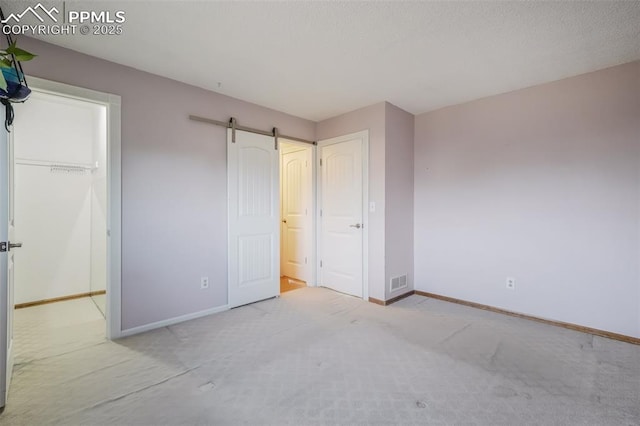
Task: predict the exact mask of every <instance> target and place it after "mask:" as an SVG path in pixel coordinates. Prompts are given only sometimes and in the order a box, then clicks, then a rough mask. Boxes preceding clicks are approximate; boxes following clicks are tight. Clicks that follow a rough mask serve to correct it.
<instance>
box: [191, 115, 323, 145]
mask: <svg viewBox="0 0 640 426" xmlns="http://www.w3.org/2000/svg"><path fill="white" fill-rule="evenodd" d="M189 119H190V120H193V121H200V122H202V123H209V124H215V125H216V126H221V127H227V128H231V122H232V121H231V120H230V121H228V122H227V121H219V120H213V119H211V118H204V117H198V116H197V115H190V116H189ZM232 120H233V118H232ZM235 129H236V130H243V131H245V132H251V133H257V134H259V135H265V136H273V131H271V132H268V131H264V130H258V129H253V128H251V127H245V126H240V125H239V124H238V123H237V122H235ZM278 138H279V139H289V140H292V141H295V142H303V143H308V144H311V145H317V143H316V142H314V141H309V140H306V139H301V138H296V137H294V136H287V135H283V134H278Z"/></svg>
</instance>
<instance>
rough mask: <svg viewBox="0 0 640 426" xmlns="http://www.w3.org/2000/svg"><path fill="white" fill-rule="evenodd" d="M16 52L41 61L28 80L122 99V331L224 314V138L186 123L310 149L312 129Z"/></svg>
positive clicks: (52, 57)
mask: <svg viewBox="0 0 640 426" xmlns="http://www.w3.org/2000/svg"><path fill="white" fill-rule="evenodd" d="M20 45H21V47H22V48H24V49H27V50H29V51H32V52H34V53H36V54H38V58H37V59H36V60H34V61H33V62H30V63H28V64H25V71H26V72H27V73H28V74H30V75H34V76H37V77H41V78H45V79H48V80H53V81H58V82H63V83H67V84H72V85H75V86H80V87H85V88H90V89H94V90H98V91H102V92H108V93H113V94H117V95H120V96H121V97H122V209H123V211H122V244H123V247H122V257H123V258H122V328H123V329H124V330H126V329H130V328H133V327H137V326H142V325H146V324H149V323H153V322H156V321H161V320H164V319H169V318H173V317H177V316H181V315H186V314H189V313H194V312H199V311H203V310H206V309H210V308H214V307H217V306H222V305H225V304H226V303H227V240H226V235H227V203H226V173H227V172H226V139H225V135H226V133H225V129H223V128H220V127H216V126H211V125H207V124H202V123H196V122H192V121H190V120H189V119H188V115H189V114H196V115H201V116H204V117H211V118H215V119H219V120H226V119H228V118H229V117H230V116H234V117H236V118H237V119H238V121H239V122H240V123H241V124H243V125H247V126H251V127H256V128H264V129H270V128H271V127H273V126H276V127H278V128H279V129H280V130H281V132H282V133H284V134H289V135H293V136H298V137H301V138H307V139H314V137H315V123H313V122H311V121H307V120H303V119H299V118H296V117H293V116H290V115H286V114H283V113H280V112H277V111H273V110H269V109H266V108H263V107H260V106H257V105H253V104H250V103H247V102H243V101H240V100H237V99H233V98H230V97H227V96H223V95H220V94H217V93H213V92H209V91H206V90H203V89H200V88H197V87H193V86H189V85H186V84H182V83H178V82H175V81H172V80H168V79H165V78H162V77H158V76H155V75H152V74H148V73H145V72H141V71H137V70H134V69H132V68H128V67H125V66H121V65H118V64H114V63H111V62H108V61H104V60H100V59H97V58H94V57H90V56H87V55H84V54H80V53H77V52H74V51H71V50H68V49H64V48H61V47H57V46H54V45H50V44H46V43H43V42H40V41H38V40H35V39H28V38H21V39H20ZM201 276H208V277H209V279H210V283H211V284H210V288H209V289H208V290H201V289H200V277H201Z"/></svg>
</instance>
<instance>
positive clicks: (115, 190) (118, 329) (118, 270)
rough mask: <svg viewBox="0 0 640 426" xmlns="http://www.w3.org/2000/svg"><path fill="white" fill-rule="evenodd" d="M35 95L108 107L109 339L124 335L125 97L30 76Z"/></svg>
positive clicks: (107, 315)
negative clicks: (123, 110)
mask: <svg viewBox="0 0 640 426" xmlns="http://www.w3.org/2000/svg"><path fill="white" fill-rule="evenodd" d="M29 87H30V88H31V89H32V90H33V91H34V92H41V93H47V94H51V95H56V96H63V97H67V98H71V99H77V100H80V101H85V102H93V103H97V104H100V105H104V106H106V108H107V208H108V214H107V235H108V238H107V297H106V309H105V310H106V325H107V327H106V336H107V339H109V340H113V339H117V338H119V337H121V336H122V317H121V313H122V142H121V138H122V134H121V121H122V116H121V103H122V101H121V98H120V96H118V95H114V94H110V93H104V92H98V91H96V90H91V89H86V88H83V87H77V86H72V85H69V84H64V83H59V82H56V81H50V80H45V79H42V78H37V77H29Z"/></svg>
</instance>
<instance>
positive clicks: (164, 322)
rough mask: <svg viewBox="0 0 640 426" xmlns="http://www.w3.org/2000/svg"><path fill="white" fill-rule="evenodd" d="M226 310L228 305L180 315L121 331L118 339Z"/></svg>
mask: <svg viewBox="0 0 640 426" xmlns="http://www.w3.org/2000/svg"><path fill="white" fill-rule="evenodd" d="M228 310H229V305H222V306H217V307H215V308H211V309H205V310H204V311H199V312H194V313H192V314H186V315H181V316H179V317H174V318H169V319H166V320H162V321H156V322H152V323H151V324H145V325H141V326H138V327H133V328H129V329H127V330H122V331H121V332H120V335H119V336H118V337H127V336H133V335H134V334H139V333H144V332H145V331H151V330H155V329H157V328H162V327H167V326H169V325H174V324H178V323H181V322H184V321H189V320H192V319H196V318H201V317H206V316H207V315H212V314H217V313H220V312H224V311H228Z"/></svg>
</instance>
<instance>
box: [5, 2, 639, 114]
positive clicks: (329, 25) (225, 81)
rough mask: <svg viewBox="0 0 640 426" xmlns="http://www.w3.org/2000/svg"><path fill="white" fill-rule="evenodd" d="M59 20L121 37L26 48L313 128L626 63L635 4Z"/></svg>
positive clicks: (283, 9)
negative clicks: (103, 62)
mask: <svg viewBox="0 0 640 426" xmlns="http://www.w3.org/2000/svg"><path fill="white" fill-rule="evenodd" d="M1 3H2V4H3V8H4V9H5V15H6V14H8V13H9V12H16V11H17V12H20V11H21V10H23V9H24V7H25V5H28V4H29V3H32V2H25V1H21V2H12V1H2V2H1ZM33 3H35V1H34V2H33ZM42 3H43V4H45V5H60V4H61V3H62V2H55V1H43V2H42ZM65 7H66V9H67V10H73V9H84V10H100V9H105V10H112V11H115V10H118V9H121V10H123V11H125V12H126V22H125V23H124V24H123V29H124V34H122V35H119V36H91V35H88V36H82V35H79V34H77V35H74V36H59V35H58V36H39V37H38V38H41V39H43V40H46V41H48V42H50V43H54V44H58V45H61V46H65V47H68V48H71V49H74V50H77V51H80V52H84V53H88V54H90V55H94V56H98V57H101V58H104V59H108V60H110V61H114V62H118V63H121V64H126V65H129V66H132V67H134V68H138V69H141V70H145V71H149V72H152V73H155V74H159V75H162V76H166V77H170V78H173V79H176V80H180V81H183V82H186V83H190V84H193V85H196V86H200V87H203V88H206V89H211V90H213V91H216V92H220V93H224V94H227V95H230V96H233V97H236V98H240V99H244V100H247V101H250V102H254V103H257V104H260V105H264V106H267V107H270V108H274V109H277V110H280V111H284V112H288V113H290V114H293V115H297V116H300V117H304V118H308V119H311V120H314V121H318V120H322V119H325V118H329V117H332V116H335V115H338V114H341V113H344V112H347V111H350V110H353V109H356V108H360V107H363V106H367V105H370V104H373V103H376V102H380V101H385V100H386V101H389V102H391V103H393V104H395V105H397V106H399V107H401V108H403V109H405V110H407V111H409V112H412V113H414V114H418V113H422V112H425V111H430V110H434V109H437V108H441V107H444V106H447V105H452V104H457V103H461V102H465V101H469V100H473V99H477V98H481V97H485V96H490V95H495V94H498V93H503V92H507V91H511V90H515V89H519V88H523V87H528V86H532V85H536V84H540V83H544V82H548V81H553V80H558V79H561V78H565V77H569V76H572V75H577V74H582V73H585V72H589V71H594V70H597V69H602V68H606V67H609V66H613V65H617V64H621V63H625V62H630V61H633V60H637V59H640V2H638V1H625V2H622V1H621V2H615V1H613V2H611V1H600V2H580V1H577V2H574V1H571V2H569V1H565V2H537V1H529V2H521V1H513V2H504V1H500V2H459V1H456V2H402V1H396V2H344V1H342V2H340V1H338V2H328V1H327V2H324V1H322V2H195V1H154V2H149V1H127V2H123V1H109V2H104V1H101V2H98V1H79V2H78V1H67V2H66V4H65ZM219 83H221V85H219Z"/></svg>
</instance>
